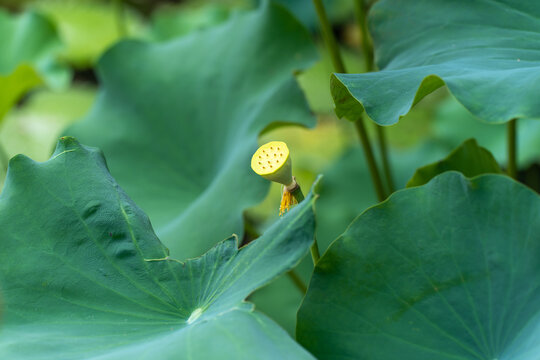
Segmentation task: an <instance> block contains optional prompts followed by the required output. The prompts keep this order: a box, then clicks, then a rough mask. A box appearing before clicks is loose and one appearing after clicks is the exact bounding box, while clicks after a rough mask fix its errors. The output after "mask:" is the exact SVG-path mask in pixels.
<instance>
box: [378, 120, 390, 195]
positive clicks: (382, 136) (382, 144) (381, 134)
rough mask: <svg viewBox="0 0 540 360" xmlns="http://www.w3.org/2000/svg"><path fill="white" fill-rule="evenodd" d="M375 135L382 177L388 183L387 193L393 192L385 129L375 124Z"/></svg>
mask: <svg viewBox="0 0 540 360" xmlns="http://www.w3.org/2000/svg"><path fill="white" fill-rule="evenodd" d="M376 129H377V137H378V139H379V142H378V143H379V152H380V153H381V158H382V163H383V170H384V177H385V178H386V184H387V185H388V190H389V193H390V194H391V193H393V192H394V190H395V186H394V179H393V178H392V168H391V166H390V156H389V155H388V146H387V145H386V131H385V129H384V127H382V126H379V125H376Z"/></svg>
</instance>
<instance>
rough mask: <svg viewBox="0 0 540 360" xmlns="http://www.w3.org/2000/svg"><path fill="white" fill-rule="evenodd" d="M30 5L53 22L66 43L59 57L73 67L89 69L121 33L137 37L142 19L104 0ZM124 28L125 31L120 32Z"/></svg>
mask: <svg viewBox="0 0 540 360" xmlns="http://www.w3.org/2000/svg"><path fill="white" fill-rule="evenodd" d="M30 7H31V8H32V9H34V10H35V11H38V12H40V13H42V14H43V15H45V16H47V17H48V18H49V19H50V20H51V21H52V22H53V23H54V24H56V26H57V28H58V31H59V33H60V36H61V38H62V41H63V42H64V43H65V44H66V46H65V49H64V51H63V52H62V53H61V57H62V59H64V60H65V61H67V62H69V63H70V64H72V65H73V66H74V67H76V68H90V67H92V66H93V65H94V64H95V62H96V61H97V60H98V58H99V57H100V56H101V55H102V54H103V53H104V52H105V50H107V49H108V48H109V47H110V46H112V45H113V44H114V43H116V42H118V41H119V40H121V39H122V38H123V37H124V36H126V35H128V36H131V37H134V36H141V33H142V27H143V26H142V22H141V20H140V19H139V18H138V16H137V15H136V13H134V12H132V11H131V10H130V9H129V8H128V7H127V5H125V4H124V5H123V13H122V15H119V13H118V11H119V10H118V5H117V4H115V2H114V1H105V0H41V1H35V2H33V3H32V4H31V5H30ZM123 27H125V30H126V32H127V34H123V33H122V32H123V31H124V30H123V29H122V28H123Z"/></svg>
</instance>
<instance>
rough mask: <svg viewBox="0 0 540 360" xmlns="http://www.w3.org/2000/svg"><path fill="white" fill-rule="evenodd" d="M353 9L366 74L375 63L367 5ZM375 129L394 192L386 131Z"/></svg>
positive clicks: (360, 3)
mask: <svg viewBox="0 0 540 360" xmlns="http://www.w3.org/2000/svg"><path fill="white" fill-rule="evenodd" d="M354 5H355V6H354V9H355V15H356V21H357V22H358V28H359V30H360V37H361V39H362V40H361V41H362V54H363V55H364V63H365V66H366V68H365V69H366V72H370V71H373V70H375V62H374V55H373V42H372V41H371V37H370V36H369V29H368V25H367V4H366V3H365V0H355V1H354ZM375 127H376V129H377V137H378V139H379V152H380V154H381V158H382V163H383V171H384V177H385V180H386V184H387V185H388V190H389V191H390V193H393V192H394V189H395V187H394V180H393V178H392V168H391V167H390V160H389V154H388V146H387V144H386V130H385V129H384V127H382V126H380V125H378V124H375Z"/></svg>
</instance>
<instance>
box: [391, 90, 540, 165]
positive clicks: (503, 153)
mask: <svg viewBox="0 0 540 360" xmlns="http://www.w3.org/2000/svg"><path fill="white" fill-rule="evenodd" d="M434 120H435V121H433V136H434V137H435V138H436V139H437V141H439V142H442V143H445V144H448V145H450V146H454V147H456V146H458V145H459V144H461V143H462V142H463V141H465V140H466V139H469V138H471V137H474V138H475V139H476V140H477V141H478V142H479V143H480V144H482V146H484V147H485V148H487V149H488V150H489V151H490V152H491V153H492V154H493V156H495V158H496V159H497V161H498V162H499V163H500V164H505V163H506V161H508V149H507V146H508V144H507V137H508V134H507V131H506V126H505V125H504V124H488V123H485V122H483V121H477V119H476V118H475V117H474V116H473V115H472V114H471V113H470V112H468V111H467V110H466V109H465V108H464V107H463V106H462V105H461V104H460V103H458V102H457V101H456V100H455V99H453V98H448V99H447V100H445V101H444V102H443V103H442V104H441V106H440V108H439V109H438V110H437V112H436V114H435V119H434ZM400 124H401V123H400ZM517 138H518V141H517V163H518V165H519V166H520V167H521V168H523V167H527V166H530V165H531V164H532V163H534V162H536V161H538V160H539V159H540V142H539V141H538V139H539V138H540V121H538V120H534V119H520V120H519V121H518V122H517Z"/></svg>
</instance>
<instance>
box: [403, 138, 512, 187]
mask: <svg viewBox="0 0 540 360" xmlns="http://www.w3.org/2000/svg"><path fill="white" fill-rule="evenodd" d="M452 170H454V171H459V172H460V173H462V174H463V175H465V176H466V177H474V176H477V175H482V174H500V173H502V171H501V168H500V167H499V164H497V161H496V160H495V158H494V157H493V155H491V153H490V152H489V151H488V150H486V149H485V148H483V147H481V146H479V145H478V143H477V142H476V140H474V139H469V140H467V141H465V142H464V143H463V144H461V145H460V146H459V147H458V148H456V149H454V150H453V151H452V152H451V153H450V154H449V155H448V156H447V157H445V158H444V159H442V160H439V161H437V162H436V163H433V164H429V165H425V166H423V167H421V168H419V169H418V170H416V172H415V173H414V175H413V177H412V178H411V179H410V180H409V181H408V182H407V187H412V186H420V185H424V184H426V183H427V182H429V181H430V180H431V179H433V178H434V177H435V176H437V175H440V174H442V173H443V172H445V171H452Z"/></svg>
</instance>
